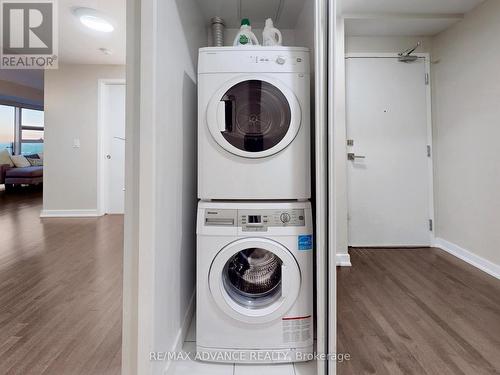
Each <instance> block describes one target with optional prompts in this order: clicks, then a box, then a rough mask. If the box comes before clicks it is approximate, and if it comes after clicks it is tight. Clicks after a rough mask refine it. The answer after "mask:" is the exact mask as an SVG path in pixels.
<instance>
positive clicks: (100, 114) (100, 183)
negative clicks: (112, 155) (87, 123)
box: [97, 78, 126, 216]
mask: <svg viewBox="0 0 500 375" xmlns="http://www.w3.org/2000/svg"><path fill="white" fill-rule="evenodd" d="M110 85H126V80H125V79H122V78H100V79H98V80H97V215H98V216H103V215H105V214H106V208H107V206H108V203H109V202H107V201H106V190H105V189H106V187H107V186H108V183H109V181H108V176H107V174H106V173H105V172H106V167H105V164H104V154H105V152H104V137H105V135H106V133H105V127H104V107H105V103H104V99H105V92H104V91H105V89H106V86H110Z"/></svg>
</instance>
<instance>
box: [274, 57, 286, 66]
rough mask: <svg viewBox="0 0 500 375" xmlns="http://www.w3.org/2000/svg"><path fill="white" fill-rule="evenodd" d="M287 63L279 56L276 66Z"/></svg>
mask: <svg viewBox="0 0 500 375" xmlns="http://www.w3.org/2000/svg"><path fill="white" fill-rule="evenodd" d="M285 61H286V60H285V58H284V57H281V56H278V58H277V59H276V64H279V65H283V64H284V63H285Z"/></svg>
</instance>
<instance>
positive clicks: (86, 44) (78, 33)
mask: <svg viewBox="0 0 500 375" xmlns="http://www.w3.org/2000/svg"><path fill="white" fill-rule="evenodd" d="M58 5H59V62H60V63H69V64H125V45H126V34H125V30H126V19H125V17H126V0H59V1H58ZM73 7H88V8H93V9H96V10H98V11H99V12H101V13H103V14H104V15H106V16H107V17H109V18H110V19H111V20H112V21H113V25H114V26H115V30H114V31H113V32H111V33H102V32H97V31H93V30H91V29H88V28H87V27H85V26H83V25H82V24H81V23H80V22H79V20H78V18H76V17H75V16H74V15H73V13H72V12H71V9H72V8H73ZM99 48H106V49H110V50H111V51H112V54H111V55H105V54H104V53H103V52H101V51H100V50H99Z"/></svg>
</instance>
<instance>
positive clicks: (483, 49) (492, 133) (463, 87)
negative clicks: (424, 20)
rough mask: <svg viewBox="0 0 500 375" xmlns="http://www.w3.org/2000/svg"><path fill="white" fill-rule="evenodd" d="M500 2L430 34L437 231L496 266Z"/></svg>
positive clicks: (499, 179)
mask: <svg viewBox="0 0 500 375" xmlns="http://www.w3.org/2000/svg"><path fill="white" fill-rule="evenodd" d="M499 35H500V1H497V0H489V1H486V2H485V3H484V4H483V5H481V6H479V7H478V8H476V9H475V10H473V11H472V12H471V13H468V14H467V15H466V16H465V19H464V20H463V21H461V22H459V23H457V24H456V25H454V26H453V27H451V28H450V29H448V30H446V31H445V32H443V33H441V34H439V35H438V36H436V37H435V39H434V40H433V48H432V55H433V60H434V61H435V62H436V63H435V64H434V65H433V66H432V72H433V77H432V78H433V79H432V84H433V90H434V91H433V100H434V103H433V112H434V129H435V136H434V142H435V154H434V163H435V184H436V192H435V195H436V211H437V212H436V214H437V226H436V235H437V236H438V237H440V238H442V239H444V240H446V241H449V242H451V243H453V244H455V245H458V246H460V247H461V248H463V249H466V250H468V251H470V252H471V253H473V254H475V255H477V256H480V257H482V258H484V259H486V260H489V261H490V262H493V263H495V264H496V265H497V267H498V266H499V265H500V251H499V249H498V246H499V244H500V230H499V228H500V146H499V140H500V126H499V119H500V105H499V104H500V74H499V66H500V44H499V43H498V36H499Z"/></svg>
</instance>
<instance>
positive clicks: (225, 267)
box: [124, 0, 335, 375]
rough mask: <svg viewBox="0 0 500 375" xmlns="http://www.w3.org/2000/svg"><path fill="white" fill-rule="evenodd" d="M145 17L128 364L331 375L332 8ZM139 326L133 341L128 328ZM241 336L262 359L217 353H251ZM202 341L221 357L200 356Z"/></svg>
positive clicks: (226, 8)
mask: <svg viewBox="0 0 500 375" xmlns="http://www.w3.org/2000/svg"><path fill="white" fill-rule="evenodd" d="M137 11H138V12H140V17H137V15H136V17H135V18H134V16H130V17H131V18H134V20H133V22H132V21H131V20H129V21H130V22H129V26H130V24H132V23H135V26H134V27H140V30H141V33H140V37H138V38H136V39H135V40H133V41H131V42H129V43H130V44H131V46H128V50H129V51H130V50H133V51H134V50H135V51H138V50H140V51H141V56H140V58H139V57H136V58H135V59H134V57H129V62H130V61H133V63H132V64H129V73H130V74H131V75H133V77H134V78H135V80H134V79H132V80H131V79H129V80H128V83H129V91H134V93H135V95H129V101H134V103H135V104H136V108H140V110H138V111H137V112H135V113H132V114H130V116H129V121H130V118H133V119H134V120H135V121H137V122H138V123H140V124H141V126H140V127H137V128H134V129H135V130H132V127H129V132H131V131H135V132H136V133H135V134H130V133H129V136H130V137H133V136H135V137H136V139H140V142H138V147H139V148H140V153H141V156H140V158H139V159H140V160H138V161H137V163H138V165H137V167H138V168H140V176H139V178H137V182H136V185H135V188H136V189H137V192H138V194H139V195H140V196H141V201H140V203H139V205H138V206H137V207H134V208H133V209H135V210H136V213H137V219H130V221H129V223H128V225H129V226H134V225H136V226H137V228H138V229H137V232H138V234H137V236H136V237H133V238H130V240H131V241H136V242H135V243H136V244H137V247H138V248H139V252H138V253H137V254H135V256H136V259H135V260H136V262H137V264H138V267H137V273H136V275H135V277H136V280H137V285H138V290H137V294H136V297H134V294H133V293H130V294H129V295H127V292H125V294H124V299H125V304H127V300H128V299H130V301H129V302H130V306H132V305H133V304H134V303H135V304H136V306H137V309H134V308H131V309H130V311H128V310H127V308H125V310H124V317H125V322H124V327H125V330H124V332H125V333H124V341H125V342H128V341H129V344H130V347H128V346H127V347H125V349H124V361H125V368H126V367H127V366H130V367H129V368H137V369H138V373H141V374H179V375H180V374H188V373H189V374H221V375H224V374H227V375H230V374H231V375H233V374H234V375H238V374H250V373H251V374H254V373H262V374H264V375H265V374H290V375H292V374H296V375H298V374H300V375H302V374H307V375H312V374H327V373H333V372H332V371H334V369H332V368H330V370H328V367H327V366H328V361H325V360H321V361H317V360H316V358H317V357H316V356H315V355H314V354H324V353H328V352H329V353H333V352H334V351H335V347H334V343H335V337H334V336H333V339H332V338H330V339H329V335H328V330H329V327H328V326H329V325H330V330H332V327H333V329H334V325H333V324H334V322H335V312H334V309H333V307H334V306H335V301H334V300H333V301H332V298H331V296H332V295H334V291H332V287H333V288H334V286H335V283H334V277H335V270H334V269H333V270H330V272H328V271H327V270H328V262H329V261H331V260H329V257H328V254H327V253H328V250H327V241H328V236H327V231H328V226H327V219H326V213H327V209H328V200H327V189H326V185H327V182H326V180H327V176H326V173H327V157H328V155H327V154H326V143H327V105H328V102H327V99H326V92H327V90H328V86H327V82H328V80H327V73H326V72H327V64H328V44H327V43H328V37H327V34H328V22H327V20H328V12H329V11H330V13H331V14H334V10H332V9H330V10H329V9H328V8H327V2H326V1H322V0H306V1H302V0H266V1H262V0H258V1H256V0H177V1H153V0H148V1H145V2H142V5H141V7H140V9H137ZM267 19H272V21H273V23H274V27H275V28H277V29H279V31H280V33H281V38H280V42H281V44H282V45H281V46H269V45H268V46H261V45H259V46H256V45H243V46H238V47H231V46H233V43H235V41H238V40H239V41H243V43H245V41H246V38H247V37H246V36H245V37H244V38H243V39H240V36H239V34H238V33H239V31H240V25H241V24H242V23H243V24H244V26H245V27H246V26H248V23H249V24H250V26H251V28H252V32H253V33H254V34H255V36H256V38H257V40H258V41H259V43H260V44H262V43H263V28H264V26H265V24H266V20H267ZM242 20H243V22H242ZM267 25H268V26H269V25H271V23H270V21H267ZM242 29H243V28H242ZM268 30H269V29H268ZM277 35H278V34H276V41H278V36H277ZM268 40H269V39H268ZM268 43H269V41H268ZM271 43H272V42H271ZM216 44H218V46H217V45H216ZM221 44H223V46H221ZM242 77H243V78H242ZM138 92H140V95H137V93H138ZM259 111H260V112H259ZM276 124H277V125H276ZM129 151H130V150H129ZM132 151H133V150H132ZM135 151H138V150H137V149H135ZM134 220H136V221H135V222H134ZM126 226H127V223H126ZM125 251H126V256H127V246H126V250H125ZM331 258H335V257H334V256H331ZM131 259H132V260H131V262H133V257H131ZM124 267H125V271H124V272H125V273H127V272H131V273H132V274H133V271H130V270H127V260H126V261H125V266H124ZM252 267H253V268H252ZM131 268H133V267H131ZM252 270H253V271H252ZM252 272H254V273H253V274H252ZM329 274H330V275H329ZM332 275H333V276H332ZM125 277H126V276H125ZM259 278H260V279H259ZM126 280H127V278H126ZM332 280H333V283H332ZM329 282H330V283H331V285H330V288H329V285H328V284H329ZM125 290H127V286H125ZM329 297H330V298H329ZM134 298H135V300H134ZM329 310H330V311H333V312H331V313H330V314H329V313H328V311H329ZM128 314H130V316H129V315H128ZM134 314H137V315H136V316H135V317H134V316H133V315H134ZM329 315H330V316H329ZM134 318H136V319H137V324H136V326H135V325H134ZM127 319H129V320H127ZM332 321H333V323H332ZM128 322H131V323H130V327H127V324H128ZM127 328H129V329H130V330H129V331H127ZM134 329H136V336H137V337H138V340H137V342H135V340H134V338H133V335H131V337H132V338H129V337H127V332H134ZM331 333H334V331H331V332H330V334H331ZM260 340H261V341H262V346H260V345H259V342H260ZM242 342H243V344H242ZM245 343H248V349H251V350H250V351H252V352H259V353H260V352H262V355H263V357H261V356H259V357H258V360H255V358H254V357H251V356H250V354H248V353H245V355H243V359H241V362H239V361H238V360H235V361H233V360H232V358H227V357H226V358H222V359H221V358H220V355H219V356H217V353H219V354H220V352H232V353H233V354H241V352H246V350H245V349H246V347H245V345H246V344H245ZM127 349H129V353H133V352H135V351H136V352H137V353H138V355H137V361H135V360H134V359H125V356H126V355H127V354H126V353H127ZM197 350H198V351H199V352H200V351H201V352H203V353H205V354H206V353H207V352H208V353H209V354H210V353H212V354H214V356H208V357H204V358H200V357H197V359H196V360H195V354H196V351H197ZM189 352H191V358H190V359H186V358H179V357H175V355H174V356H173V357H172V354H168V353H189ZM264 352H271V354H269V353H267V356H266V353H264ZM283 352H285V354H286V355H289V356H290V358H292V359H291V360H290V359H289V358H288V357H287V358H285V359H283V358H279V356H280V354H279V353H281V354H282V353H283ZM165 353H167V354H168V355H166V354H165ZM273 353H274V354H276V356H273V355H272V354H273ZM297 354H298V357H297ZM269 356H270V357H269ZM181 357H182V355H181ZM262 358H263V359H262ZM200 359H201V360H200ZM306 359H309V360H306ZM127 360H128V363H127ZM334 365H335V362H333V365H332V364H330V367H332V366H333V367H334ZM130 373H134V371H131V372H130Z"/></svg>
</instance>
